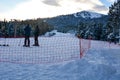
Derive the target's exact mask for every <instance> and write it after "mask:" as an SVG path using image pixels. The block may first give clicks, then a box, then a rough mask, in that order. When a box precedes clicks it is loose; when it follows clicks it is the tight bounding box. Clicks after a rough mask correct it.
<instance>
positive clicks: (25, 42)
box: [24, 36, 30, 46]
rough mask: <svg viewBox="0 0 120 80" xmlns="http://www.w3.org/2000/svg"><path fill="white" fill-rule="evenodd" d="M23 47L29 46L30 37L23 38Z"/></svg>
mask: <svg viewBox="0 0 120 80" xmlns="http://www.w3.org/2000/svg"><path fill="white" fill-rule="evenodd" d="M24 46H30V37H29V36H25V41H24Z"/></svg>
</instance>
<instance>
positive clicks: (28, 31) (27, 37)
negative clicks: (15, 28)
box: [23, 24, 31, 47]
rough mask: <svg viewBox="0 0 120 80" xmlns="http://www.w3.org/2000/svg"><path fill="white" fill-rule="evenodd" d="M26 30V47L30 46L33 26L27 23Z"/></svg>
mask: <svg viewBox="0 0 120 80" xmlns="http://www.w3.org/2000/svg"><path fill="white" fill-rule="evenodd" d="M24 32H25V40H24V45H23V46H24V47H30V33H31V28H30V25H29V24H27V26H26V27H25V28H24Z"/></svg>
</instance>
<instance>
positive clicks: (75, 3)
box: [0, 0, 116, 20]
mask: <svg viewBox="0 0 120 80" xmlns="http://www.w3.org/2000/svg"><path fill="white" fill-rule="evenodd" d="M114 1H116V0H0V20H3V19H4V18H5V19H7V20H10V19H23V20H24V19H33V18H46V17H53V16H57V15H64V14H71V13H75V12H80V11H82V10H89V11H94V12H98V13H103V14H107V13H108V7H109V6H110V5H111V4H112V3H113V2H114Z"/></svg>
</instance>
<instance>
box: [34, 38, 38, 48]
mask: <svg viewBox="0 0 120 80" xmlns="http://www.w3.org/2000/svg"><path fill="white" fill-rule="evenodd" d="M34 39H35V41H34V43H35V44H34V45H35V46H39V43H38V36H35V37H34Z"/></svg>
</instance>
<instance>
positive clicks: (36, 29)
mask: <svg viewBox="0 0 120 80" xmlns="http://www.w3.org/2000/svg"><path fill="white" fill-rule="evenodd" d="M39 34H40V29H39V27H38V26H36V28H35V30H34V36H39Z"/></svg>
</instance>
